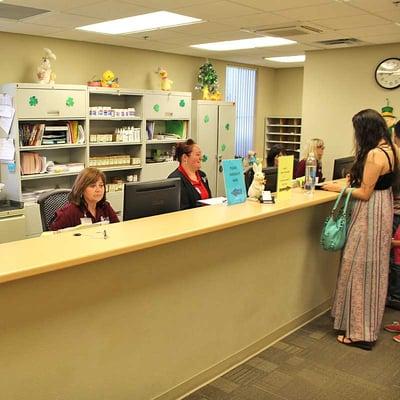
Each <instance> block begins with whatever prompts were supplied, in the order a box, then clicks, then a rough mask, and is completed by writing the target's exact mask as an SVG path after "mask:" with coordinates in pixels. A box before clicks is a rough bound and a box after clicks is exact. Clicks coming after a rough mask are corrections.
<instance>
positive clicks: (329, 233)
mask: <svg viewBox="0 0 400 400" xmlns="http://www.w3.org/2000/svg"><path fill="white" fill-rule="evenodd" d="M346 189H347V188H343V189H342V191H341V192H340V195H339V196H338V198H337V200H336V202H335V205H334V206H333V209H332V211H331V215H330V216H329V217H328V218H327V219H326V220H325V224H324V227H323V229H322V233H321V241H320V242H321V246H322V248H323V249H324V250H328V251H336V250H341V249H342V248H343V247H344V245H345V243H346V239H347V227H348V222H349V219H350V218H349V214H350V213H349V212H348V210H349V201H350V198H351V192H352V191H353V189H350V190H349V191H348V193H347V196H343V195H344V192H345V190H346ZM343 198H345V200H344V204H343V202H342V199H343ZM339 204H341V207H340V208H339Z"/></svg>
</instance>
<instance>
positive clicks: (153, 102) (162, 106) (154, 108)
mask: <svg viewBox="0 0 400 400" xmlns="http://www.w3.org/2000/svg"><path fill="white" fill-rule="evenodd" d="M190 112H191V93H190V92H163V91H151V92H147V93H146V96H145V110H144V114H145V116H146V119H148V120H162V119H187V120H189V119H190Z"/></svg>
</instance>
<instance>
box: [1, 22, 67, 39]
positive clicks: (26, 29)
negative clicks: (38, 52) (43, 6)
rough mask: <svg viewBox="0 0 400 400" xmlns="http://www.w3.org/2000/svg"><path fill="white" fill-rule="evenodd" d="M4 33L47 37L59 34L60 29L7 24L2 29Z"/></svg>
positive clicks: (20, 23) (18, 23)
mask: <svg viewBox="0 0 400 400" xmlns="http://www.w3.org/2000/svg"><path fill="white" fill-rule="evenodd" d="M1 30H2V31H3V32H12V33H23V34H26V35H35V36H46V35H48V34H50V33H54V32H59V31H60V30H61V28H60V27H57V26H47V25H46V26H43V25H33V24H28V23H24V22H15V23H14V24H7V25H4V26H2V27H1Z"/></svg>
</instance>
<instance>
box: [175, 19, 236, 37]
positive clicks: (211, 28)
mask: <svg viewBox="0 0 400 400" xmlns="http://www.w3.org/2000/svg"><path fill="white" fill-rule="evenodd" d="M173 30H174V31H177V32H181V33H184V34H189V35H190V34H193V35H208V34H210V33H219V32H226V31H230V30H232V28H230V26H229V25H225V24H224V23H219V24H217V23H216V22H202V23H200V24H193V25H185V26H177V27H175V28H173Z"/></svg>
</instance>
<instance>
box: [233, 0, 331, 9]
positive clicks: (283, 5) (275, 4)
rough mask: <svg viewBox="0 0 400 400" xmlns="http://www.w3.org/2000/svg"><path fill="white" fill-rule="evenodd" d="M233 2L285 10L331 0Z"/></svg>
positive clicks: (326, 2)
mask: <svg viewBox="0 0 400 400" xmlns="http://www.w3.org/2000/svg"><path fill="white" fill-rule="evenodd" d="M235 3H238V4H242V5H246V6H249V7H254V8H256V9H260V10H263V11H277V10H287V9H290V8H299V7H307V6H318V5H321V4H328V3H332V0H284V1H282V0H268V1H266V0H235Z"/></svg>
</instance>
